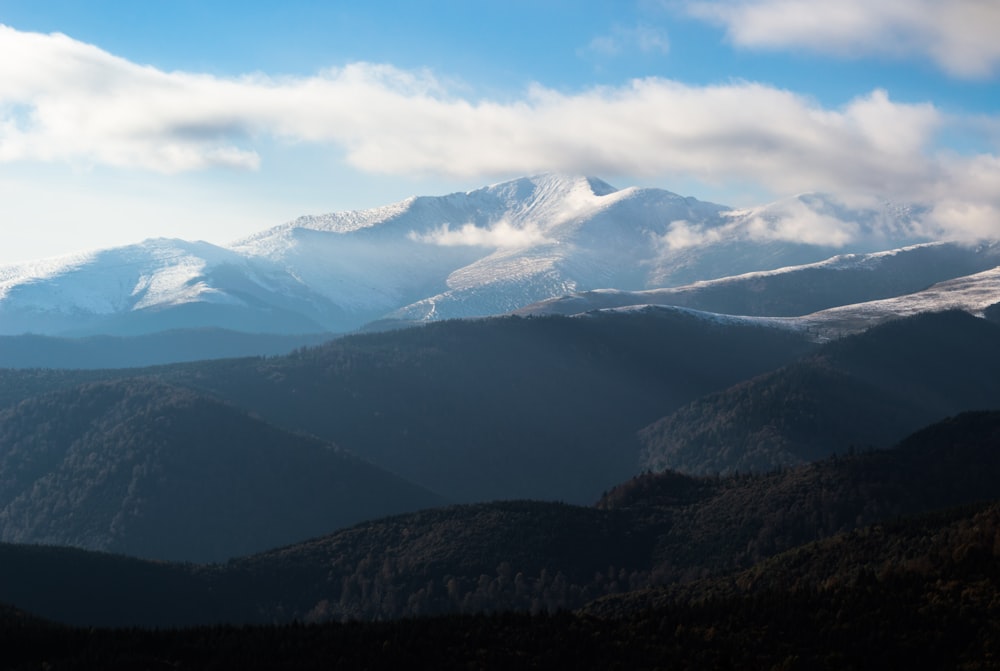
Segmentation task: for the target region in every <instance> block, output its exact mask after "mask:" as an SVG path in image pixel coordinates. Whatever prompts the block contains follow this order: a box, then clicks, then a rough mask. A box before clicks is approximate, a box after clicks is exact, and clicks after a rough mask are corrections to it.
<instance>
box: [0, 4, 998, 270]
mask: <svg viewBox="0 0 1000 671" xmlns="http://www.w3.org/2000/svg"><path fill="white" fill-rule="evenodd" d="M871 5H874V6H871ZM0 24H2V25H3V26H4V28H3V29H2V30H0V215H2V217H3V219H2V221H3V227H4V228H3V231H4V234H3V245H2V246H0V264H4V263H13V262H18V261H25V260H29V259H33V258H39V257H44V256H51V255H55V254H61V253H66V252H70V251H75V250H80V249H87V248H93V247H104V246H109V245H117V244H126V243H129V242H135V241H139V240H142V239H144V238H146V237H154V236H167V237H183V238H188V239H206V240H209V241H211V242H216V243H226V242H228V241H231V240H233V239H236V238H238V237H241V236H243V235H247V234H249V233H252V232H254V231H257V230H260V229H263V228H266V227H269V226H272V225H276V224H279V223H282V222H284V221H287V220H289V219H291V218H294V217H296V216H298V215H301V214H307V213H322V212H328V211H334V210H342V209H353V208H362V207H370V206H376V205H380V204H385V203H388V202H393V201H396V200H399V199H402V198H404V197H406V196H409V195H415V194H438V193H447V192H451V191H457V190H468V189H472V188H476V187H478V186H482V185H484V184H488V183H492V182H496V181H500V180H502V179H506V178H509V177H514V176H518V175H522V174H531V173H537V172H545V171H562V172H573V173H577V172H578V173H586V174H594V175H597V176H600V177H602V178H604V179H606V180H608V181H610V182H611V183H613V184H615V185H616V186H629V185H646V186H659V187H663V188H667V189H670V190H673V191H676V192H679V193H683V194H684V195H693V196H696V197H699V198H703V199H706V200H714V201H716V202H722V203H725V204H731V205H734V206H746V205H753V204H758V203H760V202H763V201H765V200H769V199H774V198H780V197H783V196H788V195H792V194H794V193H798V192H802V191H813V190H820V191H827V192H833V193H838V194H845V197H846V195H850V196H851V197H852V198H855V197H856V198H866V197H867V198H872V197H877V198H889V199H893V200H901V201H906V202H919V203H921V204H923V205H926V206H927V207H928V208H929V210H928V211H929V214H928V218H927V226H928V228H929V230H934V231H936V232H938V233H939V234H940V235H942V236H955V235H961V236H967V237H968V236H977V235H1000V218H998V214H1000V194H998V193H997V192H1000V189H998V188H997V185H998V184H1000V86H998V84H1000V46H998V45H997V44H996V40H995V33H996V29H997V28H1000V3H997V2H994V1H993V0H948V1H938V0H884V1H883V2H880V3H877V4H876V3H870V2H862V1H861V0H842V1H841V2H837V3H815V2H810V1H806V0H725V1H683V0H676V1H674V0H636V1H632V2H630V1H628V0H617V1H615V2H610V1H607V2H606V1H590V2H588V1H586V0H574V1H572V2H570V1H565V2H564V1H562V0H550V1H546V0H535V1H534V2H527V1H521V0H510V1H507V2H502V3H499V2H425V3H413V2H368V3H355V2H294V1H286V2H282V3H273V2H241V3H239V4H236V3H227V2H212V3H209V2H204V1H202V2H194V1H189V0H171V1H169V2H168V1H165V0H150V1H148V2H142V3H136V2H121V1H110V0H108V1H100V0H89V1H88V2H79V1H68V0H66V1H64V0H46V2H37V0H36V1H26V0H0Z"/></svg>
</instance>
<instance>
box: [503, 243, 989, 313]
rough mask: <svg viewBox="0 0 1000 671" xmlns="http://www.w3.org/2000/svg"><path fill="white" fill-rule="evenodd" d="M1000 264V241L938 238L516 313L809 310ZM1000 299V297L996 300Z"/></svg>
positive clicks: (909, 290) (596, 294)
mask: <svg viewBox="0 0 1000 671" xmlns="http://www.w3.org/2000/svg"><path fill="white" fill-rule="evenodd" d="M998 265H1000V242H984V243H978V244H960V243H956V242H933V243H925V244H920V245H912V246H908V247H903V248H900V249H893V250H889V251H884V252H874V253H871V254H842V255H838V256H834V257H831V258H829V259H826V260H823V261H819V262H817V263H810V264H805V265H800V266H789V267H785V268H777V269H774V270H765V271H756V272H751V273H744V274H742V275H734V276H731V277H724V278H720V279H715V280H705V281H700V282H695V283H692V284H686V285H682V286H677V287H668V288H664V289H649V290H646V291H622V290H620V289H597V290H594V291H586V292H580V293H575V294H567V295H565V296H559V297H556V298H550V299H547V300H544V301H540V302H538V303H534V304H532V305H528V306H526V307H524V308H521V309H519V310H516V311H515V314H518V315H522V316H527V315H532V316H540V315H551V314H560V315H573V314H579V313H583V312H588V311H591V310H601V309H607V308H623V307H628V306H638V305H673V306H679V307H688V308H692V309H695V310H701V311H707V312H714V313H721V314H729V315H745V316H770V317H791V316H802V315H807V314H810V313H814V312H818V311H820V310H826V309H828V308H834V307H837V306H846V305H851V304H857V303H867V302H869V301H875V300H879V299H888V298H894V297H899V296H904V295H907V294H913V293H914V292H918V291H922V290H924V289H926V288H928V287H930V286H931V285H934V284H937V283H938V282H944V281H946V280H952V279H955V278H960V277H964V276H968V275H974V274H976V273H981V272H983V271H986V270H990V269H992V268H995V267H997V266H998ZM997 301H1000V295H996V297H995V298H994V301H993V302H997ZM946 303H948V302H947V301H945V302H944V303H942V305H943V307H942V309H944V307H946Z"/></svg>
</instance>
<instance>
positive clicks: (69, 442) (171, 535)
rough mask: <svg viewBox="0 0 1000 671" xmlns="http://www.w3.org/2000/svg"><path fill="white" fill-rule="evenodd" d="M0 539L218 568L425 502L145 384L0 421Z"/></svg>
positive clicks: (194, 397) (109, 385)
mask: <svg viewBox="0 0 1000 671" xmlns="http://www.w3.org/2000/svg"><path fill="white" fill-rule="evenodd" d="M0 485H2V486H0V538H2V539H3V540H5V541H8V542H10V541H17V542H30V543H50V544H59V545H71V546H77V547H84V548H90V549H100V550H109V551H114V552H121V553H127V554H132V555H136V556H142V557H149V558H156V559H175V560H187V561H211V560H225V559H228V558H229V557H233V556H237V555H245V554H248V553H250V552H255V551H260V550H264V549H267V548H271V547H274V546H276V545H280V544H285V543H291V542H293V541H299V540H302V539H304V538H308V537H310V536H317V535H320V534H323V533H329V532H330V531H332V530H334V529H337V528H340V527H344V526H349V525H351V524H354V523H356V522H359V521H361V520H365V519H370V518H373V517H380V516H383V515H386V514H390V513H394V512H400V511H408V510H414V509H417V508H422V507H427V506H433V505H440V504H441V503H442V502H443V499H441V498H440V497H438V496H435V495H433V494H431V493H430V492H428V491H426V490H423V489H421V488H420V487H417V486H415V485H413V484H411V483H408V482H406V481H404V480H402V479H401V478H399V477H397V476H394V475H391V474H389V473H387V472H385V471H382V470H380V469H378V468H376V467H374V466H372V465H371V464H368V463H365V462H362V461H361V460H359V459H357V458H355V457H352V456H350V455H348V454H345V453H344V452H343V451H342V450H339V449H337V448H336V447H335V446H333V445H331V444H329V443H325V442H323V441H320V440H317V439H315V438H310V437H307V436H303V435H298V434H292V433H288V432H286V431H283V430H281V429H278V428H276V427H273V426H271V425H268V424H266V423H265V422H263V421H261V420H260V419H256V418H253V417H250V416H249V415H248V414H247V413H246V412H244V411H242V410H239V409H237V408H235V407H232V406H230V405H228V404H225V403H221V402H219V401H217V400H214V399H211V398H208V397H206V396H204V395H200V394H197V393H195V392H193V391H191V390H189V389H183V388H179V387H175V386H169V385H166V384H164V383H162V382H159V381H156V380H152V379H148V378H132V379H125V380H117V381H110V382H95V383H86V384H83V385H80V386H78V387H74V388H71V389H67V390H62V391H54V392H51V393H49V394H43V395H40V396H36V397H32V398H30V399H28V400H25V401H23V402H21V403H19V404H18V405H16V406H14V407H12V408H8V409H7V410H4V411H0Z"/></svg>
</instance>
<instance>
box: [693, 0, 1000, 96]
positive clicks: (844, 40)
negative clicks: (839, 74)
mask: <svg viewBox="0 0 1000 671" xmlns="http://www.w3.org/2000/svg"><path fill="white" fill-rule="evenodd" d="M686 4H687V7H688V10H689V11H690V13H692V14H693V15H694V16H697V17H700V18H703V19H708V20H710V21H713V22H716V23H719V24H721V25H723V26H725V28H726V31H727V32H728V35H729V38H730V39H731V40H732V41H733V42H734V43H735V44H737V45H740V46H745V47H763V48H781V49H783V48H789V47H792V48H797V49H804V50H808V51H818V52H821V53H829V54H835V55H838V56H843V55H849V56H859V55H870V54H884V55H888V56H892V57H896V58H908V57H912V56H919V57H922V58H927V59H929V60H931V61H932V62H934V63H935V64H936V65H937V66H938V67H940V68H941V69H942V70H944V71H945V72H948V73H949V74H951V75H954V76H957V77H969V78H979V77H988V76H990V75H993V74H996V73H997V71H998V70H1000V40H998V39H997V28H998V27H1000V3H998V2H995V1H994V0H878V2H872V1H871V0H836V1H835V2H815V1H814V0H709V1H694V2H688V3H686Z"/></svg>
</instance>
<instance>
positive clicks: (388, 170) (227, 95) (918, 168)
mask: <svg viewBox="0 0 1000 671" xmlns="http://www.w3.org/2000/svg"><path fill="white" fill-rule="evenodd" d="M964 125H976V128H977V129H978V131H977V132H982V129H983V128H993V129H996V128H998V127H1000V126H998V124H997V120H996V119H983V118H982V117H979V118H976V119H968V118H963V117H956V116H952V115H947V114H944V113H943V112H942V111H940V110H939V109H937V108H936V107H935V106H934V105H932V104H929V103H925V104H903V103H899V102H896V101H894V100H892V99H891V97H890V96H889V94H888V93H887V92H885V91H881V90H876V91H872V92H870V93H867V94H864V95H861V96H859V97H858V98H856V99H855V100H852V101H850V102H849V103H847V104H846V105H844V106H842V107H837V108H828V107H823V106H821V105H819V104H818V103H817V102H816V101H814V100H812V99H810V98H807V97H804V96H801V95H798V94H796V93H794V92H790V91H786V90H781V89H777V88H774V87H771V86H767V85H764V84H759V83H753V82H739V81H738V82H732V83H728V84H722V85H716V86H704V87H703V86H689V85H686V84H682V83H678V82H676V81H670V80H665V79H657V78H649V79H640V80H634V81H631V82H628V83H627V84H625V85H622V86H619V87H599V88H592V89H589V90H584V91H580V92H574V93H567V92H560V91H554V90H552V89H548V88H545V87H543V86H540V85H536V86H534V87H532V88H530V89H529V90H528V91H526V92H525V94H524V95H523V96H521V97H520V98H519V99H516V100H513V101H503V102H499V101H493V100H488V99H481V100H472V99H468V98H465V97H462V95H461V94H460V93H455V92H453V91H452V90H451V89H450V88H449V87H447V86H445V85H444V84H442V83H441V82H440V81H439V80H437V79H436V78H435V77H434V76H433V74H432V73H429V72H408V71H403V70H400V69H397V68H394V67H391V66H386V65H372V64H367V63H357V64H352V65H348V66H346V67H342V68H336V69H331V70H327V71H324V72H322V73H320V74H317V75H315V76H312V77H287V78H279V77H270V76H266V75H262V74H257V75H249V76H245V77H240V78H221V77H215V76H211V75H204V74H197V73H186V72H164V71H161V70H158V69H155V68H152V67H147V66H141V65H137V64H134V63H131V62H129V61H127V60H124V59H121V58H118V57H116V56H113V55H111V54H108V53H107V52H104V51H102V50H100V49H98V48H96V47H94V46H91V45H87V44H84V43H81V42H78V41H75V40H73V39H71V38H69V37H66V36H63V35H40V34H34V33H23V32H19V31H16V30H13V29H10V28H3V27H0V161H5V162H12V161H67V162H73V163H81V164H84V165H86V164H108V165H113V166H123V167H138V168H142V169H147V170H153V171H162V172H179V171H186V170H198V169H204V168H209V167H227V168H238V169H255V168H256V167H257V166H258V165H259V164H260V162H261V160H262V158H261V156H260V155H258V152H257V150H256V147H257V146H259V143H260V140H261V139H262V138H265V137H267V138H278V139H279V140H284V141H288V142H296V143H318V144H321V145H327V146H330V147H331V149H332V150H336V151H341V152H343V154H344V156H345V160H346V161H347V162H348V163H349V164H351V165H353V166H354V167H356V168H358V169H361V170H363V171H368V172H372V173H384V174H403V175H414V174H417V175H428V174H433V175H442V176H454V177H462V178H469V177H492V176H504V175H511V174H529V173H536V172H541V171H559V172H569V173H587V174H612V175H632V176H635V177H656V178H663V179H668V178H670V177H672V176H677V177H680V178H683V179H685V180H688V179H697V180H702V181H704V182H706V183H711V184H717V185H724V184H725V183H726V182H727V181H739V182H742V183H748V182H749V183H754V184H757V185H759V186H760V187H761V188H763V189H767V190H770V191H772V192H773V193H776V194H781V195H785V194H789V193H797V192H802V191H812V190H824V191H833V192H837V191H848V192H850V191H861V192H867V193H878V194H881V195H883V196H885V197H888V198H896V199H902V200H918V201H921V202H934V203H936V204H937V205H938V208H939V215H940V217H939V218H940V222H941V226H942V227H944V228H948V227H949V226H957V227H964V228H970V229H971V228H974V229H976V230H979V229H981V228H982V227H984V226H993V227H994V228H995V227H996V226H997V222H998V221H1000V193H998V192H997V189H996V184H998V183H1000V158H998V156H997V154H996V153H986V152H980V153H979V154H970V155H958V154H954V153H951V154H949V153H945V152H944V151H942V150H941V149H939V148H938V147H937V146H936V145H935V138H936V136H937V135H938V134H939V133H940V132H942V131H943V130H946V129H949V128H955V127H962V126H964ZM949 203H950V204H949ZM963 208H964V209H963ZM955 213H961V216H959V215H958V214H955ZM950 222H961V223H956V224H952V223H950ZM473 233H474V231H473ZM449 234H450V235H464V234H462V233H461V232H460V231H459V232H455V231H452V232H449ZM441 239H442V240H445V239H447V236H445V237H442V238H441Z"/></svg>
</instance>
